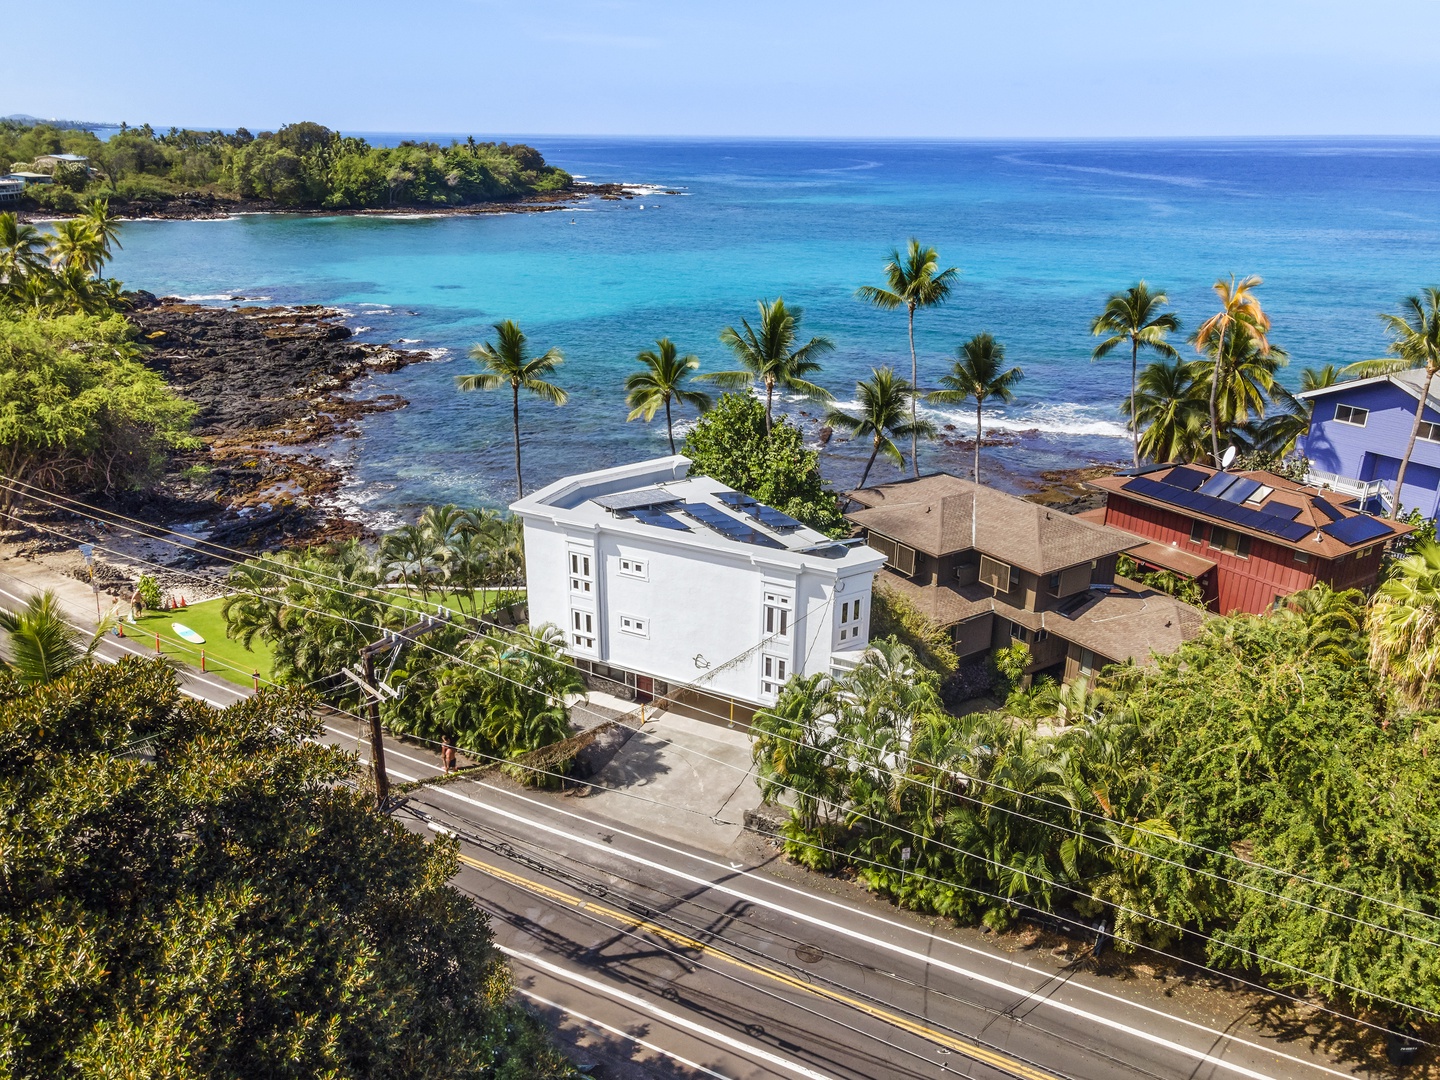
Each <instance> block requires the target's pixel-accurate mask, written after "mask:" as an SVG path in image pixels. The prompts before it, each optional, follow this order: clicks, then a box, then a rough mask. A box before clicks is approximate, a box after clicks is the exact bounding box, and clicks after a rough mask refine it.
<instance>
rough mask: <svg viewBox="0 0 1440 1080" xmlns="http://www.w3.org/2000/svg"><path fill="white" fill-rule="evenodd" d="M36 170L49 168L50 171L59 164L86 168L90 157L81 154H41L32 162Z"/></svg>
mask: <svg viewBox="0 0 1440 1080" xmlns="http://www.w3.org/2000/svg"><path fill="white" fill-rule="evenodd" d="M33 164H34V166H35V168H36V169H37V170H41V171H43V170H45V169H49V170H50V171H51V172H52V173H53V172H54V171H55V170H56V169H57V168H60V167H61V166H72V167H73V166H82V167H86V168H88V167H89V165H90V159H89V158H88V157H85V156H84V155H83V154H41V155H40V156H39V157H37V158H36V159H35V161H34V162H33Z"/></svg>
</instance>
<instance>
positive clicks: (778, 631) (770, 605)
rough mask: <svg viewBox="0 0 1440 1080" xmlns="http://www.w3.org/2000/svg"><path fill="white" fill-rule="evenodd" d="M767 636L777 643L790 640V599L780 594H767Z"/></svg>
mask: <svg viewBox="0 0 1440 1080" xmlns="http://www.w3.org/2000/svg"><path fill="white" fill-rule="evenodd" d="M765 634H766V636H767V637H773V638H775V640H777V641H788V640H790V598H789V597H788V596H782V595H781V594H780V593H766V594H765Z"/></svg>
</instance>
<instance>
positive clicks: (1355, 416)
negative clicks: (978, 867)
mask: <svg viewBox="0 0 1440 1080" xmlns="http://www.w3.org/2000/svg"><path fill="white" fill-rule="evenodd" d="M1335 419H1336V420H1337V421H1338V422H1339V423H1342V424H1354V425H1355V426H1356V427H1364V426H1365V421H1366V420H1368V419H1370V410H1369V409H1361V408H1358V407H1356V406H1354V405H1336V406H1335Z"/></svg>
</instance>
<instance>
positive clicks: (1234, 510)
mask: <svg viewBox="0 0 1440 1080" xmlns="http://www.w3.org/2000/svg"><path fill="white" fill-rule="evenodd" d="M1221 475H1224V474H1221ZM1121 490H1122V491H1131V492H1134V493H1135V494H1136V495H1145V496H1148V497H1149V498H1152V499H1156V500H1158V501H1160V502H1165V503H1169V504H1171V505H1172V506H1180V507H1183V508H1185V509H1186V510H1193V511H1195V512H1196V513H1197V514H1204V515H1205V516H1206V517H1212V518H1219V519H1220V520H1221V521H1228V522H1230V523H1231V524H1232V525H1240V526H1242V527H1244V528H1247V529H1253V530H1254V531H1255V532H1261V533H1267V534H1269V535H1270V536H1278V537H1281V538H1282V539H1284V540H1289V541H1290V542H1292V543H1294V542H1295V541H1297V540H1300V539H1301V538H1303V537H1304V536H1305V535H1306V534H1308V533H1309V532H1310V526H1309V525H1305V524H1303V523H1301V522H1298V521H1286V520H1285V519H1284V518H1282V517H1279V516H1277V515H1275V514H1267V513H1265V512H1263V511H1261V510H1252V509H1251V508H1250V507H1248V506H1237V505H1236V504H1235V503H1232V502H1228V501H1226V500H1225V499H1217V498H1215V497H1214V496H1211V495H1202V494H1200V492H1198V491H1186V490H1185V489H1184V488H1176V487H1172V486H1171V485H1169V484H1165V483H1159V482H1157V481H1154V480H1147V479H1146V478H1144V477H1136V478H1135V479H1133V480H1130V481H1128V482H1127V483H1126V484H1125V486H1124V487H1123V488H1122V489H1121ZM1296 512H1297V513H1298V512H1299V511H1298V510H1297V511H1296Z"/></svg>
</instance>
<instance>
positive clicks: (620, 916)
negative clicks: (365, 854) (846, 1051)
mask: <svg viewBox="0 0 1440 1080" xmlns="http://www.w3.org/2000/svg"><path fill="white" fill-rule="evenodd" d="M460 861H461V862H462V863H464V864H465V865H466V866H469V867H473V868H474V869H476V870H479V871H481V872H483V873H486V874H489V875H490V876H491V877H493V878H496V879H497V880H500V881H503V882H505V883H506V884H507V885H513V886H515V887H516V888H517V889H524V890H526V891H527V892H531V893H534V894H535V895H537V896H542V897H544V898H545V899H547V900H551V901H553V902H554V903H556V904H559V905H561V906H564V907H569V908H574V909H575V910H576V911H583V912H586V913H588V914H593V915H598V916H601V917H602V918H606V919H609V920H611V921H613V922H616V923H619V924H620V925H621V926H626V927H629V928H631V929H634V930H643V931H645V932H646V933H648V934H653V935H654V936H655V937H658V938H661V939H663V940H665V941H669V942H671V943H673V944H675V945H678V946H680V947H681V948H684V949H689V950H692V951H694V952H697V953H700V954H701V955H702V956H707V957H714V958H715V959H717V960H723V961H725V962H726V963H727V964H730V965H732V966H734V967H737V968H739V969H740V970H742V971H748V972H750V973H751V974H753V975H759V976H761V977H762V978H765V979H770V980H772V981H774V982H777V983H780V984H781V985H783V986H788V987H790V988H791V989H793V990H799V991H801V992H803V993H806V994H810V995H812V996H814V997H818V998H824V999H826V1000H828V1001H833V1002H836V1003H838V1004H840V1005H845V1006H847V1007H848V1008H852V1009H858V1010H859V1011H860V1012H863V1013H865V1014H866V1015H867V1016H871V1017H873V1018H875V1019H876V1020H880V1021H883V1022H884V1023H887V1024H890V1025H891V1026H893V1027H897V1028H899V1029H900V1030H902V1031H906V1032H909V1033H910V1034H911V1035H917V1036H919V1037H920V1038H922V1039H926V1040H928V1041H930V1042H932V1043H934V1044H936V1045H937V1046H940V1047H943V1048H944V1049H946V1050H950V1051H952V1052H954V1053H956V1054H962V1055H964V1056H965V1057H968V1058H970V1059H972V1060H974V1061H979V1062H981V1063H983V1064H986V1065H989V1066H991V1067H992V1068H996V1069H999V1070H1001V1071H1003V1072H1007V1073H1009V1074H1010V1075H1012V1076H1016V1077H1019V1078H1020V1080H1062V1078H1061V1077H1058V1076H1056V1075H1055V1074H1054V1073H1049V1072H1046V1071H1045V1070H1043V1069H1038V1068H1036V1067H1035V1066H1034V1065H1031V1064H1029V1063H1027V1062H1024V1061H1019V1060H1017V1059H1016V1058H1012V1057H1010V1056H1009V1055H1008V1054H1002V1053H1000V1052H999V1051H997V1050H992V1049H990V1048H989V1047H988V1046H981V1045H979V1044H977V1043H973V1042H971V1041H970V1040H968V1039H962V1038H960V1037H958V1036H955V1035H951V1034H950V1033H949V1032H945V1031H937V1030H935V1029H934V1028H931V1027H927V1026H925V1025H924V1024H921V1023H917V1022H916V1021H914V1020H911V1019H910V1018H908V1017H905V1016H901V1015H899V1014H898V1013H893V1012H890V1011H889V1010H888V1009H882V1008H879V1007H878V1006H876V1005H872V1004H871V1003H870V1002H868V1001H863V1000H861V999H860V998H856V997H852V996H850V995H849V994H842V993H841V992H839V991H838V990H832V989H830V988H829V987H827V986H817V985H815V984H813V983H808V982H806V981H805V980H803V979H797V978H796V977H795V976H794V975H791V974H790V973H789V972H788V971H783V970H781V969H780V968H773V967H769V966H768V965H765V964H754V963H751V962H750V961H748V960H742V959H740V958H739V957H738V956H732V955H731V954H730V953H727V952H725V951H724V950H722V949H717V948H715V947H714V946H711V945H707V944H705V943H704V942H703V941H697V940H695V939H694V938H692V937H688V936H686V935H685V934H680V933H677V932H676V931H674V930H671V929H668V928H667V927H664V926H660V925H658V924H656V923H653V922H651V921H649V920H648V919H642V918H639V917H637V916H635V915H631V914H629V913H628V912H624V911H617V910H615V909H614V908H611V907H606V906H605V905H604V904H597V903H595V902H594V901H593V900H587V899H584V898H583V897H579V896H571V895H570V894H569V893H567V892H562V891H561V890H559V889H555V888H551V887H550V886H549V885H542V884H540V883H539V882H537V881H531V880H530V879H529V878H526V877H521V876H520V875H519V874H515V873H511V872H510V871H509V870H504V869H502V868H500V867H498V866H492V865H491V864H489V863H486V862H481V861H480V860H479V859H474V858H471V857H470V856H469V855H465V854H461V856H460Z"/></svg>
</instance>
